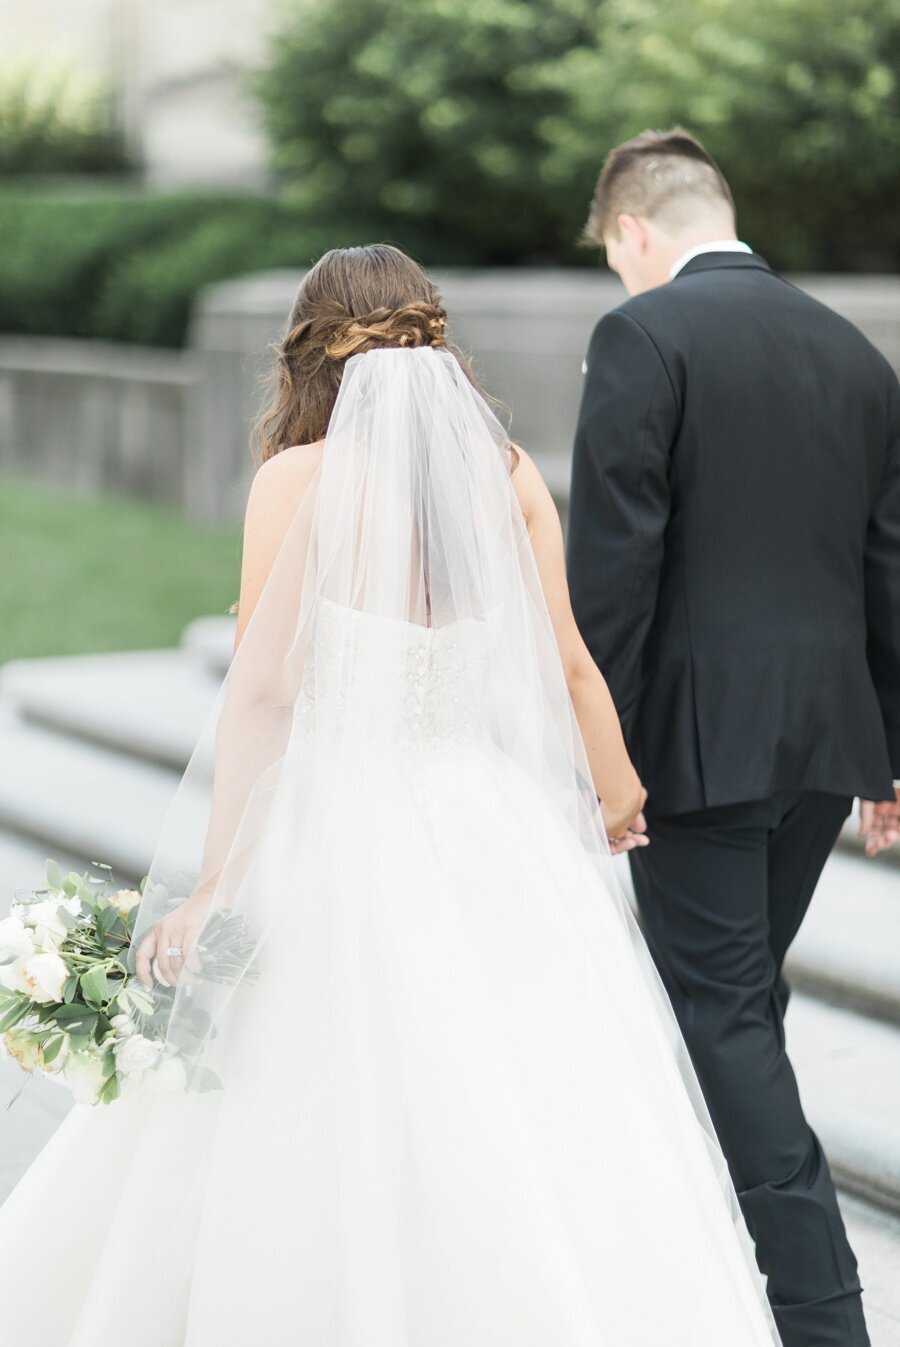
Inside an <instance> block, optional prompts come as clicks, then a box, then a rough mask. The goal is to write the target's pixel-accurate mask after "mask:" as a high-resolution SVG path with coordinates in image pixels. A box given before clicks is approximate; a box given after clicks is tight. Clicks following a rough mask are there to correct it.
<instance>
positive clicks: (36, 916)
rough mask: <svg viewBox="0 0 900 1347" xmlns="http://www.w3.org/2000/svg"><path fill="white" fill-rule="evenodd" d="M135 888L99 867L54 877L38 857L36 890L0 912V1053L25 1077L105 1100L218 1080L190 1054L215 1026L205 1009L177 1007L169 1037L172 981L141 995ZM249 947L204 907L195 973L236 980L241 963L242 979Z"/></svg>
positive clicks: (239, 926) (229, 918)
mask: <svg viewBox="0 0 900 1347" xmlns="http://www.w3.org/2000/svg"><path fill="white" fill-rule="evenodd" d="M97 868H98V869H101V870H106V871H108V870H109V867H108V866H97ZM145 882H146V881H145ZM142 890H143V884H142V886H141V890H138V889H114V888H113V885H112V883H111V881H110V879H109V877H108V876H103V877H99V878H98V877H94V876H91V875H89V874H84V875H78V874H76V873H74V872H72V873H70V874H68V875H65V876H63V874H62V872H61V871H60V868H59V866H58V865H57V864H56V862H55V861H48V862H47V886H46V888H44V889H40V890H37V891H34V892H32V893H30V894H29V896H28V897H27V898H24V899H19V900H17V901H16V902H14V903H13V906H12V910H11V913H10V915H9V916H8V917H6V918H5V919H4V920H2V921H0V1052H2V1054H3V1055H5V1056H8V1057H11V1058H12V1059H13V1060H14V1061H16V1062H17V1063H18V1065H19V1066H20V1067H21V1068H22V1070H23V1071H26V1072H27V1073H28V1074H29V1075H32V1074H33V1073H34V1072H35V1071H37V1072H40V1073H41V1074H43V1075H45V1076H49V1077H51V1078H52V1079H54V1080H56V1081H58V1082H60V1083H61V1084H64V1085H65V1086H67V1087H68V1088H69V1089H70V1090H71V1091H72V1093H73V1095H74V1096H75V1099H76V1100H77V1101H78V1102H79V1103H86V1104H96V1103H103V1104H108V1103H111V1102H112V1100H114V1099H117V1098H118V1097H119V1095H120V1094H123V1093H127V1092H130V1091H133V1090H134V1089H136V1088H137V1087H138V1086H140V1085H142V1084H144V1083H147V1084H151V1085H153V1086H155V1087H156V1088H160V1089H180V1090H185V1089H196V1090H209V1089H218V1088H221V1082H220V1081H219V1080H218V1078H217V1077H216V1075H215V1073H214V1072H212V1071H211V1070H209V1068H207V1067H203V1066H199V1065H195V1064H194V1062H193V1060H192V1058H193V1056H194V1055H195V1054H196V1053H198V1052H199V1050H200V1048H201V1046H202V1045H203V1043H204V1042H205V1041H206V1039H207V1038H208V1037H210V1036H211V1035H212V1033H213V1032H214V1030H213V1029H212V1026H211V1024H210V1019H209V1016H208V1014H207V1013H206V1011H205V1010H203V1009H202V1008H201V1007H199V1006H192V1005H190V1004H188V1005H187V1006H186V1007H185V1009H184V1011H183V1012H182V1009H181V1007H179V1041H178V1044H177V1045H175V1044H173V1043H172V1042H170V1041H169V1039H168V1033H167V1031H168V1022H169V1018H170V1012H171V1008H172V1003H173V1001H174V998H175V995H176V989H175V988H172V987H162V986H161V987H159V988H157V989H155V990H154V992H153V993H152V994H151V993H150V992H148V991H147V990H146V988H144V987H143V986H142V985H141V983H140V982H139V980H138V979H137V978H136V977H135V976H134V975H133V974H131V973H130V972H129V970H128V966H127V962H126V959H127V955H128V950H129V947H130V945H131V938H132V935H133V933H134V927H135V921H136V917H137V909H138V905H139V903H140V901H141V897H142ZM178 901H180V900H179V899H175V900H173V905H174V904H175V903H177V902H178ZM252 950H253V941H252V938H251V937H250V936H249V934H248V932H247V929H246V925H245V923H244V919H243V918H242V917H236V916H233V915H232V914H230V913H229V912H227V911H223V912H214V913H212V914H211V915H210V917H209V919H208V921H207V922H206V924H205V926H204V928H203V931H202V933H201V940H200V942H199V943H198V946H197V951H198V954H199V956H200V962H201V964H202V968H203V976H204V978H205V979H207V980H211V981H218V982H230V981H236V980H237V979H238V978H239V976H240V975H241V972H242V971H243V973H244V976H245V977H250V978H252V977H253V975H254V970H253V968H252V965H250V955H251V954H252ZM26 1083H27V1082H26ZM22 1088H23V1089H24V1085H23V1087H22ZM19 1094H21V1090H20V1091H19V1092H18V1094H16V1095H15V1096H14V1098H13V1099H12V1100H10V1104H8V1105H7V1108H8V1107H10V1105H11V1104H12V1103H14V1102H15V1100H16V1099H18V1097H19Z"/></svg>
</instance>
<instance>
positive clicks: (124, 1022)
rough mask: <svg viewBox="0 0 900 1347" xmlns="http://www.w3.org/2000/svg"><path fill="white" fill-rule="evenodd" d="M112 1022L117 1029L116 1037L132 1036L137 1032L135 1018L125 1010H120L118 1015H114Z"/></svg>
mask: <svg viewBox="0 0 900 1347" xmlns="http://www.w3.org/2000/svg"><path fill="white" fill-rule="evenodd" d="M110 1024H111V1025H112V1027H113V1029H114V1030H115V1031H116V1038H130V1037H131V1035H132V1034H134V1033H136V1032H137V1025H136V1024H135V1022H134V1020H133V1019H131V1018H130V1016H128V1015H126V1014H125V1012H124V1011H120V1013H119V1014H118V1015H113V1017H112V1019H111V1020H110Z"/></svg>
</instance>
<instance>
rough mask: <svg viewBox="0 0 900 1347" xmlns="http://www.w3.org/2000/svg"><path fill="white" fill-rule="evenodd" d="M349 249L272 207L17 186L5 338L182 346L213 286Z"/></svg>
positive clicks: (2, 217) (1, 313) (2, 322)
mask: <svg viewBox="0 0 900 1347" xmlns="http://www.w3.org/2000/svg"><path fill="white" fill-rule="evenodd" d="M347 241H350V240H349V238H348V237H346V236H344V235H340V233H338V234H337V235H335V234H334V233H333V232H329V233H328V234H327V235H326V234H325V233H324V232H323V231H322V229H321V228H317V227H316V226H314V225H310V224H309V223H307V222H306V221H304V219H303V218H302V217H300V216H298V215H297V213H296V211H294V210H291V209H289V208H287V207H285V206H284V205H282V204H280V203H279V202H278V201H276V200H274V199H270V198H267V197H248V196H219V195H199V194H195V195H181V196H156V195H148V194H144V193H141V192H139V191H137V190H127V189H121V188H120V189H116V190H109V191H97V190H94V191H92V192H90V193H77V194H75V193H71V192H64V193H60V192H59V191H52V190H49V189H41V190H34V189H27V188H25V187H23V186H18V187H14V188H9V187H7V188H6V189H5V190H4V191H3V192H2V193H0V332H4V333H23V334H30V335H52V336H68V337H93V338H99V339H104V340H108V341H124V342H142V343H147V344H151V345H158V346H179V345H181V344H182V343H183V342H184V339H185V335H186V332H187V326H188V322H189V318H190V312H191V307H192V304H193V301H194V298H195V296H196V294H197V292H198V291H199V290H200V289H201V288H202V287H203V286H205V285H208V284H210V283H211V282H214V281H218V280H223V279H227V278H228V277H230V276H236V275H242V274H244V273H246V272H251V271H259V270H265V269H268V268H272V267H297V268H298V269H301V268H303V267H306V266H309V264H310V263H311V262H312V261H313V260H315V258H316V257H317V256H318V254H319V253H320V252H321V251H322V250H323V249H324V248H326V247H328V246H330V245H331V244H332V243H343V242H347ZM353 241H357V242H358V241H359V239H358V238H357V239H354V240H353Z"/></svg>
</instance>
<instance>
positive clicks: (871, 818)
mask: <svg viewBox="0 0 900 1347" xmlns="http://www.w3.org/2000/svg"><path fill="white" fill-rule="evenodd" d="M859 836H860V837H864V838H865V839H866V855H867V856H877V855H878V853H879V852H880V851H886V850H887V849H888V847H892V846H893V845H894V843H895V842H897V841H898V840H900V786H895V787H894V799H893V800H879V801H873V800H860V802H859Z"/></svg>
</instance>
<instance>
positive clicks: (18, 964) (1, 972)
mask: <svg viewBox="0 0 900 1347" xmlns="http://www.w3.org/2000/svg"><path fill="white" fill-rule="evenodd" d="M24 967H25V960H24V959H15V960H14V961H13V962H12V963H4V964H0V987H5V988H6V989H7V991H10V992H24V991H25V990H26V988H25V987H24V986H23V984H22V969H23V968H24Z"/></svg>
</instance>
